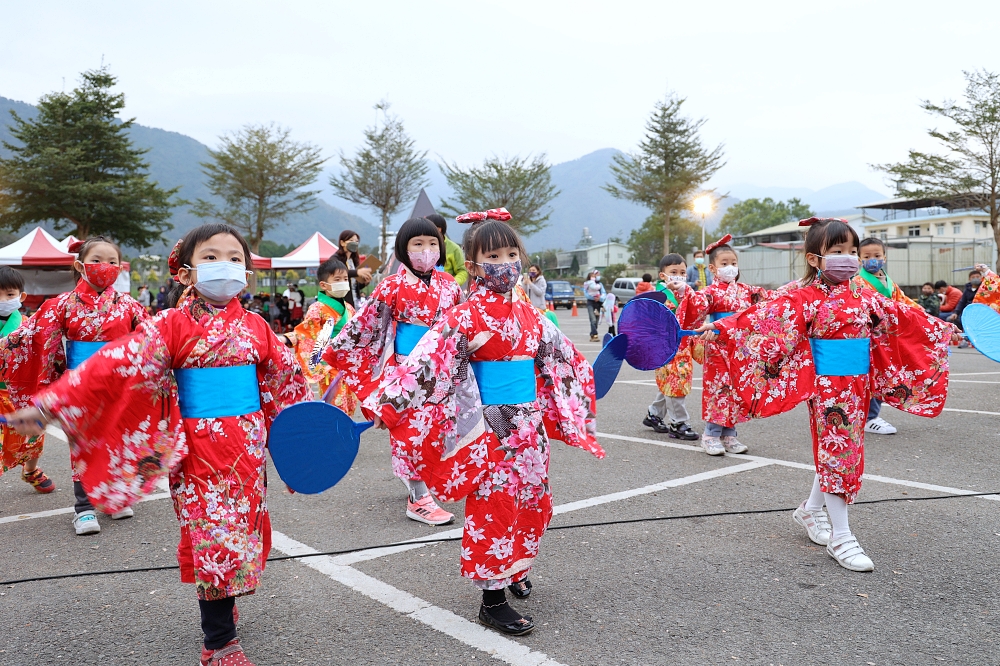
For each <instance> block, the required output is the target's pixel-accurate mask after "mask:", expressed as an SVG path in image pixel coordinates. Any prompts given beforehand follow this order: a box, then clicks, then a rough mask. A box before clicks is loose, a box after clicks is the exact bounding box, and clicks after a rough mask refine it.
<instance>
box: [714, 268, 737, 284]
mask: <svg viewBox="0 0 1000 666" xmlns="http://www.w3.org/2000/svg"><path fill="white" fill-rule="evenodd" d="M739 274H740V267H739V266H719V267H718V268H716V269H715V277H717V278H719V281H720V282H733V281H734V280H735V279H736V276H737V275H739Z"/></svg>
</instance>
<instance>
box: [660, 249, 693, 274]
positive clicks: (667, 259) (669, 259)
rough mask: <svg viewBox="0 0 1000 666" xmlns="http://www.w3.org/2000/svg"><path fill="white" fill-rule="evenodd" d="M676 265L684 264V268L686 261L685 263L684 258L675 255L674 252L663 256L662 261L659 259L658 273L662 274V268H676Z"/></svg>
mask: <svg viewBox="0 0 1000 666" xmlns="http://www.w3.org/2000/svg"><path fill="white" fill-rule="evenodd" d="M677 264H684V265H685V266H686V265H687V261H685V260H684V257H682V256H681V255H679V254H677V253H676V252H671V253H670V254H667V255H664V257H663V259H660V264H659V269H660V272H661V273H662V272H663V269H664V268H668V267H670V266H676V265H677Z"/></svg>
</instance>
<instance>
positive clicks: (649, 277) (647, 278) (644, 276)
mask: <svg viewBox="0 0 1000 666" xmlns="http://www.w3.org/2000/svg"><path fill="white" fill-rule="evenodd" d="M642 281H643V282H652V281H653V276H652V275H650V274H649V273H643V274H642Z"/></svg>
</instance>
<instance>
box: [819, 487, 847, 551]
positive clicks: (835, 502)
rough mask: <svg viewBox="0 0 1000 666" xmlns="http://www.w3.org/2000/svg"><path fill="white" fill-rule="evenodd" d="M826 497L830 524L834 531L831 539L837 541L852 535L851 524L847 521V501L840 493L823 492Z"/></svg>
mask: <svg viewBox="0 0 1000 666" xmlns="http://www.w3.org/2000/svg"><path fill="white" fill-rule="evenodd" d="M823 495H824V496H825V499H826V510H827V512H828V513H829V514H830V524H831V525H832V526H833V531H832V532H831V533H830V540H831V541H836V540H837V539H840V538H842V537H846V536H851V526H850V524H849V523H848V522H847V502H845V501H844V498H843V497H841V496H840V495H833V494H831V493H823Z"/></svg>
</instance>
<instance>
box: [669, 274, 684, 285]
mask: <svg viewBox="0 0 1000 666" xmlns="http://www.w3.org/2000/svg"><path fill="white" fill-rule="evenodd" d="M665 281H666V282H669V283H673V284H680V283H681V282H686V281H687V280H686V278H685V277H684V276H683V275H668V276H667V279H666V280H665Z"/></svg>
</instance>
